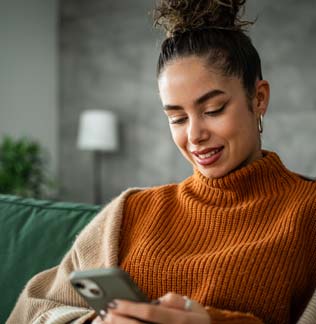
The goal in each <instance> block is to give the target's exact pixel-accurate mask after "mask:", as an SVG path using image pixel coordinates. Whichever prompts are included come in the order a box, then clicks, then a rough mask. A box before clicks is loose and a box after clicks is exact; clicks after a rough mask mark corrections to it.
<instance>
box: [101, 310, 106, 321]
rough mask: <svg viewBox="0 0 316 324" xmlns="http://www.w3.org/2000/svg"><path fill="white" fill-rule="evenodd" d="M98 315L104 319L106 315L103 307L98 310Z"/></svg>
mask: <svg viewBox="0 0 316 324" xmlns="http://www.w3.org/2000/svg"><path fill="white" fill-rule="evenodd" d="M100 317H101V318H102V319H103V320H104V319H105V317H106V310H104V309H101V310H100Z"/></svg>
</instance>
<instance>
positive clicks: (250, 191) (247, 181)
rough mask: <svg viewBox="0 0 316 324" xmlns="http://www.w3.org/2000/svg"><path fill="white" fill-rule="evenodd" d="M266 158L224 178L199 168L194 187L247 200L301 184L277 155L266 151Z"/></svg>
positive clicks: (195, 170)
mask: <svg viewBox="0 0 316 324" xmlns="http://www.w3.org/2000/svg"><path fill="white" fill-rule="evenodd" d="M262 155H263V157H262V158H260V159H258V160H255V161H253V162H252V163H250V164H248V165H246V166H244V167H242V168H240V169H238V170H236V171H233V172H231V173H229V174H228V175H225V176H223V177H221V178H207V177H205V176H204V175H203V174H202V173H201V172H200V171H198V170H197V169H196V168H195V169H194V175H193V176H192V180H193V186H194V187H195V189H197V190H198V191H200V192H201V193H202V192H203V193H204V194H205V193H206V192H207V191H208V190H213V191H214V190H215V191H217V194H219V192H218V191H220V192H222V194H224V195H225V194H231V195H234V196H235V197H236V198H239V199H244V198H246V197H258V194H259V195H260V196H262V195H264V194H269V195H271V193H273V192H275V193H280V191H284V190H285V189H286V188H287V187H289V186H290V185H291V184H293V183H294V182H295V181H297V177H296V176H295V174H294V173H292V172H290V171H288V170H287V169H286V167H285V166H284V165H283V163H282V162H281V160H280V158H279V157H278V155H277V154H276V153H274V152H269V151H264V150H263V151H262ZM207 189H208V190H207ZM239 199H238V200H239Z"/></svg>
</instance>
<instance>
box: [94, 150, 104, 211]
mask: <svg viewBox="0 0 316 324" xmlns="http://www.w3.org/2000/svg"><path fill="white" fill-rule="evenodd" d="M101 162H102V152H101V151H94V154H93V187H94V188H93V193H94V203H95V204H96V205H100V204H101V201H102V174H101V164H102V163H101Z"/></svg>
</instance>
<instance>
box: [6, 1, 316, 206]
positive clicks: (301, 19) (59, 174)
mask: <svg viewBox="0 0 316 324" xmlns="http://www.w3.org/2000/svg"><path fill="white" fill-rule="evenodd" d="M152 4H153V1H151V0H124V1H109V0H89V1H86V0H61V1H57V0H45V1H43V0H28V1H22V0H20V1H19V0H1V2H0V44H1V45H0V48H1V50H0V71H1V72H0V142H2V143H3V142H5V141H6V145H2V149H3V152H7V153H6V154H7V155H6V156H8V158H7V161H15V162H18V163H17V166H16V169H15V171H14V172H17V171H16V170H20V171H19V172H20V173H21V172H22V171H23V170H24V171H23V172H24V174H26V173H27V172H33V173H34V172H35V173H36V172H37V174H38V172H42V173H43V174H44V175H42V178H43V177H44V178H45V179H46V178H47V179H46V180H47V181H46V180H45V181H46V184H47V188H46V189H45V191H43V192H42V193H41V194H40V195H39V196H41V197H44V198H45V197H46V198H51V199H56V200H63V201H74V202H87V203H94V202H95V201H96V200H95V193H94V190H95V189H94V188H95V185H96V184H95V183H94V179H95V178H96V177H98V178H99V179H100V180H101V181H100V184H99V185H101V189H100V188H99V189H100V190H101V192H100V195H101V202H102V203H105V202H107V201H109V200H110V199H112V198H113V197H115V196H116V195H117V194H119V193H120V192H121V191H122V190H124V189H125V188H127V187H132V186H133V187H135V186H141V187H144V186H153V185H159V184H164V183H170V182H178V181H181V180H182V179H184V178H185V177H187V176H189V175H190V174H191V173H192V169H191V167H190V166H189V165H188V164H187V162H186V161H185V160H184V159H183V158H182V156H181V155H180V153H179V152H178V151H177V149H176V147H175V146H174V144H173V143H172V139H171V136H170V133H169V128H168V123H167V119H166V117H165V116H164V114H163V112H162V108H161V104H160V100H159V96H158V89H157V84H156V79H155V67H156V61H157V57H158V53H159V46H160V42H161V40H162V39H163V34H162V33H161V32H160V31H157V30H154V29H153V27H152V24H151V17H150V15H149V14H148V12H149V11H150V10H151V8H152ZM246 15H247V17H249V18H250V19H254V18H257V19H258V20H257V22H256V24H255V25H254V26H253V27H252V29H251V31H250V35H251V37H252V40H253V42H254V44H255V46H256V48H257V50H258V51H259V53H260V55H261V59H262V65H263V74H264V78H265V79H267V80H269V81H270V83H271V101H270V108H269V112H268V114H267V116H266V118H265V120H264V135H263V143H264V148H267V149H270V150H275V151H277V152H278V153H279V155H280V156H281V158H282V159H283V161H284V163H285V164H286V165H287V167H289V168H290V169H292V170H294V171H296V172H300V173H304V174H306V175H309V176H316V145H315V138H316V136H315V135H316V126H315V124H316V91H315V90H316V79H315V71H316V66H315V58H316V42H315V35H316V10H315V3H314V0H301V1H299V2H297V1H292V0H291V1H290V0H279V1H277V2H276V1H274V0H252V1H248V4H247V11H246ZM87 110H88V111H89V110H92V111H95V110H98V111H99V110H106V111H110V112H112V114H114V115H115V118H116V122H117V124H116V125H117V129H116V132H117V135H118V139H117V142H116V144H115V145H114V146H115V148H114V149H111V150H106V151H102V152H101V153H100V154H99V155H98V159H97V160H96V154H95V151H93V150H87V149H83V148H84V147H83V146H82V145H80V144H79V143H78V134H79V126H80V118H81V117H80V116H82V113H83V112H85V111H87ZM21 138H24V142H23V141H22V144H21ZM25 138H27V140H25ZM19 141H20V142H19ZM32 145H33V146H32ZM34 145H35V146H36V145H37V146H38V147H39V148H40V153H41V154H42V155H43V156H41V157H39V159H40V160H41V161H42V164H41V166H40V167H41V168H42V171H38V169H37V171H36V170H35V171H34V170H31V171H25V170H29V169H32V166H33V165H34V162H32V159H31V160H30V158H29V157H28V156H26V154H25V152H30V151H31V152H34ZM4 147H5V149H4ZM38 147H37V149H35V151H36V152H37V154H38V151H39V149H38ZM91 147H92V146H91ZM32 148H33V149H32ZM90 149H91V148H90ZM14 150H15V151H14ZM12 151H14V152H15V154H16V155H13V153H12ZM2 154H3V156H4V153H2ZM33 156H34V154H33ZM10 159H11V160H10ZM21 161H26V162H23V163H24V164H23V165H22V162H21ZM30 161H31V162H30ZM19 163H20V164H19ZM8 164H9V165H11V164H12V163H11V162H10V163H8ZM96 166H97V167H98V166H99V167H98V170H99V171H98V173H95V169H96ZM27 168H29V169H27ZM21 170H22V171H21ZM11 171H12V170H11ZM11 171H10V172H11ZM12 172H13V171H12ZM14 172H13V173H14ZM23 172H22V173H23ZM3 173H4V174H6V175H8V171H6V172H3ZM0 176H1V174H0ZM7 178H8V177H7ZM33 178H34V177H33ZM0 180H1V178H0ZM33 180H34V179H33ZM7 181H9V180H8V179H7ZM45 181H44V182H45ZM22 182H23V181H22ZM24 183H26V180H25V181H24ZM33 185H34V181H33ZM16 186H21V184H18V185H16ZM19 188H20V187H19ZM19 190H20V192H22V191H23V190H22V189H19ZM34 190H35V189H34ZM34 190H33V191H28V192H29V195H32V194H33V193H36V191H34ZM30 192H31V194H30ZM34 195H35V194H34Z"/></svg>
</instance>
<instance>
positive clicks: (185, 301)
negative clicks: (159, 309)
mask: <svg viewBox="0 0 316 324" xmlns="http://www.w3.org/2000/svg"><path fill="white" fill-rule="evenodd" d="M159 301H160V305H162V306H165V307H169V308H176V309H180V310H184V311H191V312H195V313H205V309H204V307H203V306H202V305H201V304H199V303H198V302H196V301H195V300H191V299H189V298H188V297H185V296H181V295H179V294H175V293H172V292H169V293H167V294H166V295H164V296H162V297H160V298H159ZM188 307H189V308H188Z"/></svg>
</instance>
